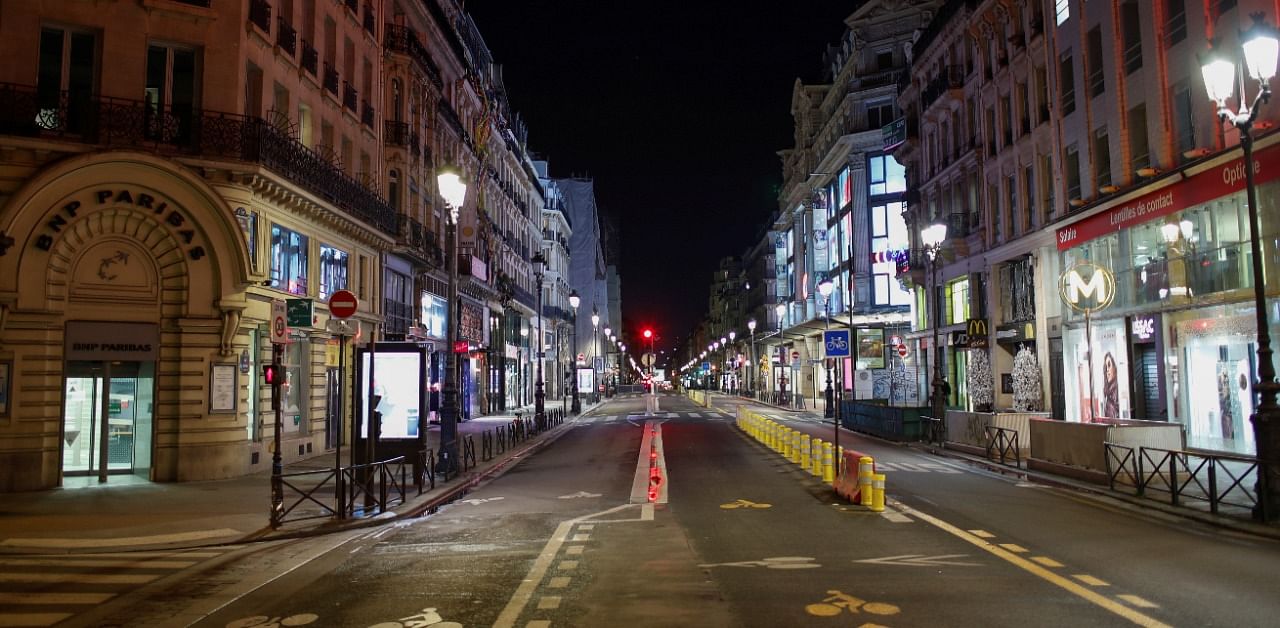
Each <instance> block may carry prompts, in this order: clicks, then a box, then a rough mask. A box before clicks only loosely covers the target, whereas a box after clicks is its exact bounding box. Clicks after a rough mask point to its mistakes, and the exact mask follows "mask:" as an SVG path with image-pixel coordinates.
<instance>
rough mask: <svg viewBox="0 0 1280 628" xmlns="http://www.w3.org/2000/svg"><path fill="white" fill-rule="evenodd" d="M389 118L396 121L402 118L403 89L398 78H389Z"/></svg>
mask: <svg viewBox="0 0 1280 628" xmlns="http://www.w3.org/2000/svg"><path fill="white" fill-rule="evenodd" d="M391 119H392V120H395V121H396V122H400V121H402V120H404V90H403V89H401V87H400V79H398V78H393V79H391Z"/></svg>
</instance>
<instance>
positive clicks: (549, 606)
mask: <svg viewBox="0 0 1280 628" xmlns="http://www.w3.org/2000/svg"><path fill="white" fill-rule="evenodd" d="M557 608H560V596H558V595H544V596H542V597H541V598H539V599H538V610H542V611H548V610H555V609H557Z"/></svg>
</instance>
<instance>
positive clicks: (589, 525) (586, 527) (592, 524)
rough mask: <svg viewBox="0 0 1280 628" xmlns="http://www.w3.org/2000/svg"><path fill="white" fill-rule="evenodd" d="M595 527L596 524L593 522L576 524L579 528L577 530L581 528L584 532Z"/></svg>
mask: <svg viewBox="0 0 1280 628" xmlns="http://www.w3.org/2000/svg"><path fill="white" fill-rule="evenodd" d="M595 527H596V524H594V523H584V524H582V525H580V526H578V529H579V530H582V531H583V532H586V531H587V530H594V529H595Z"/></svg>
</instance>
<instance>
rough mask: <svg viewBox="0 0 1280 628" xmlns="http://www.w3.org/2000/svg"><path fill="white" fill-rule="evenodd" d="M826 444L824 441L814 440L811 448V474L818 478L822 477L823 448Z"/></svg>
mask: <svg viewBox="0 0 1280 628" xmlns="http://www.w3.org/2000/svg"><path fill="white" fill-rule="evenodd" d="M825 444H826V443H824V442H822V439H820V438H815V439H813V445H812V446H811V447H810V450H809V451H810V454H811V455H810V457H809V473H812V474H813V475H815V476H817V477H822V446H823V445H825Z"/></svg>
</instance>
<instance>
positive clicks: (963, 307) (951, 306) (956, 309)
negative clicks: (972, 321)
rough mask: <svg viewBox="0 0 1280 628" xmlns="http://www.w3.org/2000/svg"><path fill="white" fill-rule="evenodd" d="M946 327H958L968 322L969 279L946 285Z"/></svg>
mask: <svg viewBox="0 0 1280 628" xmlns="http://www.w3.org/2000/svg"><path fill="white" fill-rule="evenodd" d="M944 320H945V321H946V324H947V325H958V324H960V323H964V322H965V321H967V320H969V278H968V277H965V278H963V279H957V280H955V281H952V282H951V283H948V284H947V314H946V318H945V319H944Z"/></svg>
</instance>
